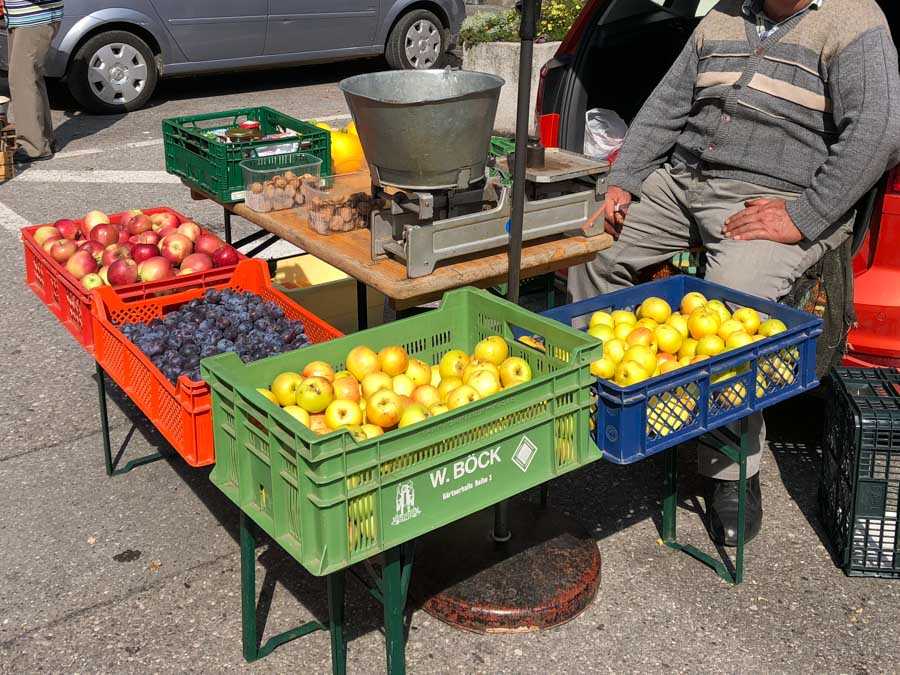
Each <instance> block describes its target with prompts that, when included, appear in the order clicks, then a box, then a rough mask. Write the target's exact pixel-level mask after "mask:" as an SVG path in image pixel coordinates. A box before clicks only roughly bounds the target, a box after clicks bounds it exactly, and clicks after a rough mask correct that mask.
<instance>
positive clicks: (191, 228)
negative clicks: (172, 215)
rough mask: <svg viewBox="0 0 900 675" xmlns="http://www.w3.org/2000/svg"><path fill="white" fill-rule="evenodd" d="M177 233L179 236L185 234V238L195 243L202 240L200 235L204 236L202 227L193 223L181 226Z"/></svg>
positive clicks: (189, 222)
mask: <svg viewBox="0 0 900 675" xmlns="http://www.w3.org/2000/svg"><path fill="white" fill-rule="evenodd" d="M176 231H177V232H178V234H183V235H184V236H185V237H187V238H188V239H190V240H191V241H193V242H196V241H197V240H198V239H199V238H200V235H201V234H202V230H201V229H200V226H199V225H198V224H197V223H194V222H191V221H188V222H186V223H182V224H181V225H179V226H178V229H177V230H176Z"/></svg>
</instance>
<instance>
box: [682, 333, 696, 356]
mask: <svg viewBox="0 0 900 675" xmlns="http://www.w3.org/2000/svg"><path fill="white" fill-rule="evenodd" d="M696 355H697V341H696V340H695V339H694V338H692V337H688V338H685V339H684V340H683V341H682V342H681V347H680V348H679V349H678V358H684V357H685V356H688V357H691V358H693V357H694V356H696Z"/></svg>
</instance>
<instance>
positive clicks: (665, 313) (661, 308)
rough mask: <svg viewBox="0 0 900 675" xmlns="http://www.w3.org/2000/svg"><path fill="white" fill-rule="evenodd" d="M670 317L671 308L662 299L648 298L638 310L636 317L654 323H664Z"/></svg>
mask: <svg viewBox="0 0 900 675" xmlns="http://www.w3.org/2000/svg"><path fill="white" fill-rule="evenodd" d="M671 315H672V307H671V306H670V305H669V303H668V302H666V301H665V300H663V299H662V298H657V297H655V296H650V297H649V298H647V299H646V300H644V301H643V302H642V303H641V306H640V307H639V308H638V316H639V317H641V318H642V319H643V318H647V319H652V320H653V321H655V322H656V323H658V324H659V323H665V322H666V321H668V319H669V317H670V316H671Z"/></svg>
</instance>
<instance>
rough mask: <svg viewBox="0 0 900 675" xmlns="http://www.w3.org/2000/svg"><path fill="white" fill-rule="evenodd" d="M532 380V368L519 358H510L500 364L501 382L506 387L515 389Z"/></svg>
mask: <svg viewBox="0 0 900 675" xmlns="http://www.w3.org/2000/svg"><path fill="white" fill-rule="evenodd" d="M529 380H531V366H529V365H528V362H527V361H526V360H525V359H523V358H520V357H518V356H510V357H509V358H508V359H506V360H505V361H504V362H503V363H501V364H500V382H501V383H502V384H503V386H504V387H513V386H515V385H517V384H522V383H523V382H528V381H529Z"/></svg>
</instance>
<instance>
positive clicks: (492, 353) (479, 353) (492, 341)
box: [473, 335, 509, 366]
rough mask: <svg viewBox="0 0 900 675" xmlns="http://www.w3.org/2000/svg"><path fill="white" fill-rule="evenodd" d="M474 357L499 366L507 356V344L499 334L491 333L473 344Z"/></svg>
mask: <svg viewBox="0 0 900 675" xmlns="http://www.w3.org/2000/svg"><path fill="white" fill-rule="evenodd" d="M473 355H474V356H475V358H476V359H478V360H479V361H482V362H486V363H492V364H494V365H495V366H499V365H500V364H501V363H503V362H504V361H505V360H506V357H508V356H509V345H508V344H506V340H504V339H503V338H502V337H501V336H499V335H491V336H490V337H486V338H484V340H481V341H480V342H479V343H478V344H477V345H475V352H474V354H473Z"/></svg>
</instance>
